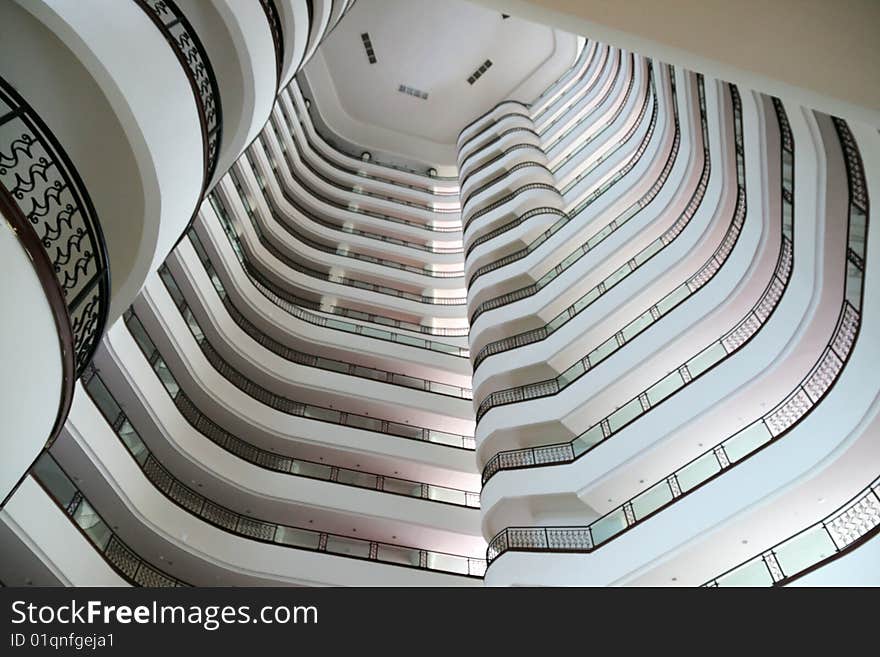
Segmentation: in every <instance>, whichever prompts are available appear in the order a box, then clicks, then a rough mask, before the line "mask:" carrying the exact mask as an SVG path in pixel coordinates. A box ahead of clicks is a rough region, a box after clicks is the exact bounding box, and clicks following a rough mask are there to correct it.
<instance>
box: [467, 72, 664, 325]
mask: <svg viewBox="0 0 880 657" xmlns="http://www.w3.org/2000/svg"><path fill="white" fill-rule="evenodd" d="M670 85H671V104H672V107H673V117H674V132H675V137H674V140H673V146H674V149H673V150H674V151H675V152H676V153H677V146H678V142H679V125H678V114H677V97H676V92H675V85H674V79H673V78H672V77H671V78H670ZM647 100H648V97H647V96H646V98H645V103H644V105H643V107H642V110H641V112H640V114H639V117H638V119H637V120H636V121H635V122H633V123H632V125H631V126H630V130H629V131H628V133H627V134H626V135H624V137H623V138H622V139H621V140H620V142H619V143H618V145H617V147H616V148H622V147H623V146H624V145H625V144H626V143H627V142H628V141H629V139H630V138H631V137H632V136H633V135H634V133H635V132H636V128H637V127H638V126H639V125H640V124H641V122H642V119H643V118H644V114H645V111H646V109H647V105H648V102H647ZM652 105H653V107H652V112H651V118H650V121H649V122H648V123H647V124H646V125H645V126H643V130H644V134H643V135H642V138H641V140H640V143H639V145H638V147H637V148H636V150H635V151H634V152H633V153H632V154H631V155H630V156H629V158H628V159H627V160H626V161H625V162H622V163H620V164H619V165H617V164H616V163H614V162H611V161H610V160H609V157H610V155H612V154H613V153H610V154H608V155H607V156H606V157H603V158H601V159H600V160H599V161H597V162H596V163H595V164H594V165H593V166H592V167H590V168H589V169H587V170H586V171H583V172H582V173H581V178H585V177H587V176H588V175H591V174H592V173H594V172H596V171H597V169H598V168H599V167H600V165H602V163H603V162H607V165H606V166H608V167H609V168H610V169H611V171H610V172H609V173H613V175H612V176H611V177H610V178H608V175H609V174H606V176H605V179H604V180H601V179H600V180H599V181H597V182H596V183H594V186H595V185H599V186H598V189H593V192H592V193H591V194H590V195H589V196H588V197H587V198H585V199H584V200H583V201H581V203H579V204H578V205H577V206H576V207H575V208H574V209H573V210H572V212H571V213H570V214H564V215H562V216H561V217H560V218H559V220H558V221H556V222H555V223H554V224H553V225H551V226H550V227H549V228H548V229H547V230H546V231H544V232H543V233H541V234H540V235H538V236H537V237H536V239H534V240H532V241H530V242H529V243H528V244H527V245H526V246H525V247H524V248H520V249H518V250H515V251H512V252H509V253H506V254H504V255H503V256H502V257H500V258H497V259H495V260H492V261H490V262H487V263H484V264H480V263H482V262H483V261H484V260H485V258H479V259H478V258H476V257H469V258H468V260H467V269H468V270H469V274H468V289H469V297H470V303H471V304H472V305H477V307H479V304H480V303H481V302H480V300H479V297H480V294H479V292H481V291H482V288H483V286H482V281H481V282H480V283H481V284H480V285H476V284H475V283H476V281H477V279H479V278H480V277H481V276H484V275H486V274H488V273H489V272H492V271H496V270H498V269H501V268H503V267H506V266H508V265H510V264H513V263H514V262H518V261H519V260H521V259H523V258H526V257H528V256H529V255H530V254H532V253H534V252H536V251H537V250H538V249H539V248H540V247H541V246H542V245H543V244H544V243H545V242H547V241H548V240H550V238H551V237H552V236H553V235H555V234H556V233H557V232H558V231H559V230H561V229H562V228H563V227H564V226H566V225H567V224H568V223H569V221H571V219H573V218H577V219H578V221H579V223H582V224H586V223H587V222H586V221H584V218H585V217H586V212H584V211H585V210H586V209H587V208H588V207H589V206H591V205H592V204H593V203H595V202H596V200H597V199H598V198H599V197H600V196H601V195H602V194H604V193H605V192H606V191H608V190H609V189H611V188H612V187H613V185H615V184H616V183H617V182H618V181H619V180H621V179H622V178H623V177H624V176H625V175H626V174H628V173H629V172H630V171H631V170H632V169H633V168H634V167H636V166H637V165H638V164H639V163H640V161H641V160H642V158H643V157H645V156H646V153H647V150H648V147H649V144H651V142H652V138H653V136H654V132H655V128H656V124H657V116H658V110H659V103H658V99H657V97H656V95H655V96H654V99H653V103H652ZM615 150H616V149H615ZM652 154H653V153H652ZM652 154H650V155H652ZM650 155H649V156H648V159H649V160H650V159H651V158H650ZM674 159H675V158H674V157H671V159H670V160H668V161H667V167H671V162H674ZM664 171H665V169H664ZM667 175H668V171H667ZM663 180H665V178H663ZM661 187H662V183H660V184H656V183H655V184H654V185H653V186H652V187H651V188H650V190H649V192H648V194H646V195H645V196H644V197H643V198H642V199H641V200H640V201H639V206H638V208H636V204H633V205H632V206H630V208H629V212H628V213H627V212H624V213H621V214H620V215H618V216H617V218H616V219H614V220H613V221H612V222H610V223H609V224H606V228H605V229H604V230H605V231H608V232H609V234H610V232H614V230H616V229H617V228H619V227H620V226H621V225H623V224H624V223H625V222H626V221H628V220H629V219H630V218H631V217H632V216H633V214H634V213H635V212H637V211H638V209H639V208H641V207H644V206H645V205H647V204H648V203H649V202H650V200H651V198H653V196H651V198H648V197H649V196H650V194H651V192H653V194H654V195H656V194H657V193H658V192H659V191H660V188H661ZM634 208H635V209H634ZM581 213H583V217H582V216H581ZM519 223H520V222H519V220H518V219H517V220H514V221H513V222H511V223H510V227H511V228H513V227H515V226H517V225H518V224H519ZM506 230H509V229H508V228H506V227H505V226H502V227H501V228H500V229H497V231H498V232H496V231H492V233H490V234H487V235H485V236H483V238H487V237H488V235H492V237H495V236H497V235H499V234H502V233H503V232H506ZM606 236H607V235H602V236H601V237H600V236H599V235H596V236H595V239H593V243H592V244H590V243H589V242H588V244H587V245H585V247H586V248H587V249H591V248H593V247H594V246H595V245H596V244H598V242H599V241H601V240H602V239H604V238H605V237H606ZM483 241H485V239H484V240H483ZM477 242H478V240H475V241H474V242H473V243H472V244H471V247H470V248H473V247H474V246H475V245H476V244H477ZM582 248H583V247H582ZM468 256H470V253H468ZM560 259H562V258H560ZM477 265H478V266H477ZM505 280H515V277H514V276H506V277H505ZM475 291H476V292H475ZM483 296H485V293H484V294H483Z"/></svg>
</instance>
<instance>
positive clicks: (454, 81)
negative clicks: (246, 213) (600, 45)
mask: <svg viewBox="0 0 880 657" xmlns="http://www.w3.org/2000/svg"><path fill="white" fill-rule="evenodd" d="M363 32H367V33H369V35H370V38H371V40H372V44H373V48H374V50H375V54H376V58H377V60H378V62H377V63H376V64H370V63H369V61H368V59H367V55H366V52H365V50H364V45H363V42H362V39H361V34H362V33H363ZM576 50H577V39H576V37H575V36H574V35H571V34H567V33H564V32H561V31H559V30H555V29H553V28H550V27H546V26H543V25H539V24H536V23H530V22H527V21H524V20H521V19H517V18H514V17H511V18H508V19H506V20H503V19H502V17H501V14H500V13H499V12H497V11H494V10H490V9H486V8H485V7H482V6H480V5H475V4H471V3H469V2H464V1H462V0H359V1H358V3H357V4H356V5H355V8H354V9H353V10H351V12H349V13H348V14H347V15H346V17H345V19H344V20H343V21H342V22H341V23H340V24H339V26H338V27H337V28H336V29H335V30H334V32H333V34H332V35H331V36H330V37H329V38H328V39H327V41H326V42H325V43H324V44H323V45H322V46H321V48H320V50H319V54H318V56H316V57H315V58H314V59H313V60H312V63H310V64H309V66H308V67H307V70H306V72H307V76H308V79H309V82H310V84H312V86H313V87H314V95H315V100H316V102H317V103H318V106H319V107H320V108H321V113H322V115H323V116H324V118H325V120H326V121H327V122H328V124H329V125H330V126H331V128H332V129H333V130H335V131H337V132H338V133H339V134H340V135H341V136H342V137H345V138H348V139H349V140H351V141H355V142H358V143H361V144H363V145H365V146H369V147H372V148H375V149H378V150H384V151H386V152H389V153H395V154H399V155H402V156H404V157H413V158H416V159H419V160H422V161H429V162H434V163H437V164H450V163H452V162H454V161H455V149H454V144H455V140H456V138H457V137H458V133H459V131H460V130H461V128H462V127H463V126H464V125H465V124H467V123H468V122H469V121H470V120H471V119H473V118H474V117H476V116H478V115H479V114H481V113H483V112H484V111H486V110H487V109H489V108H490V107H492V106H493V105H495V104H496V103H497V102H498V101H500V100H503V99H505V98H508V97H513V98H518V99H520V100H524V101H530V100H532V99H533V98H534V97H535V96H537V95H538V94H539V93H540V92H541V91H542V90H543V89H544V87H546V86H547V85H548V84H550V83H552V82H553V81H554V80H555V79H556V78H557V77H559V76H560V75H561V74H562V73H563V72H564V71H565V70H566V69H567V68H568V67H570V66H571V64H572V63H573V61H574V59H575V56H576ZM487 59H490V60H492V66H491V67H490V68H489V69H488V70H487V71H486V72H485V73H484V74H483V76H482V77H481V78H480V79H479V80H477V81H476V83H475V84H474V85H470V84H468V82H467V78H468V77H469V76H470V75H471V74H472V73H473V72H474V71H475V70H476V69H477V68H478V67H479V66H480V65H481V64H482V63H483V62H485V61H486V60H487ZM401 84H403V85H407V86H409V87H414V88H416V89H419V90H422V91H425V92H427V93H428V99H427V100H422V99H420V98H415V97H413V96H410V95H407V94H404V93H401V92H400V91H398V87H399V86H400V85H401Z"/></svg>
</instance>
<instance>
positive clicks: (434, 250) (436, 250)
mask: <svg viewBox="0 0 880 657" xmlns="http://www.w3.org/2000/svg"><path fill="white" fill-rule="evenodd" d="M260 145H261V146H262V147H263V149H264V151H266V153H265V155H266V160H267V161H268V162H269V166H270V168H271V169H272V172H273V174H274V175H275V179H276V181H277V183H278V187H279V189H280V190H281V194H282V195H283V196H284V199H285V200H286V201H287V202H288V203H290V204H291V205H292V206H294V207H295V208H296V209H297V210H298V211H299V212H301V213H302V214H303V216H305V217H306V218H307V219H309V220H310V221H313V222H314V223H316V224H318V225H320V226H324V227H326V228H330V229H331V230H335V231H340V232H344V233H348V234H352V235H361V236H364V237H368V238H370V239H374V240H379V241H382V242H388V243H389V244H397V245H400V246H406V247H409V248H413V249H418V250H420V251H426V252H428V253H462V251H463V249H462V247H460V246H456V247H438V246H428V245H426V244H421V243H418V242H409V241H406V240H402V239H399V238H396V237H390V236H388V235H383V234H381V233H372V232H369V231H364V230H360V229H356V228H347V227H346V226H345V225H344V224H342V225H339V224H334V223H333V222H332V221H329V220H327V219H323V218H321V217H318V216H316V215H315V214H314V213H312V212H311V211H307V210H305V209H304V208H303V207H302V205H300V203H299V202H298V200H297V199H295V198H293V197H292V196H291V195H290V194H289V193H288V191H287V189H286V187H285V185H283V184H282V182H283V181H282V180H281V179H280V178H279V175H280V174H279V172H278V164H277V163H276V162H275V159H274V158H273V157H272V155H271V153H270V152H269V151H268V148H267V145H266V143H265V140H264V139H262V138H261V139H260ZM279 147H280V148H281V150H282V152H283V151H284V145H283V144H281V143H279ZM291 176H292V177H293V178H294V179H295V180H297V181H298V178H296V176H294V175H293V173H292V172H291ZM400 223H407V222H406V221H405V220H401V222H400ZM412 225H414V226H417V227H421V226H422V225H421V224H417V223H415V222H413V223H412Z"/></svg>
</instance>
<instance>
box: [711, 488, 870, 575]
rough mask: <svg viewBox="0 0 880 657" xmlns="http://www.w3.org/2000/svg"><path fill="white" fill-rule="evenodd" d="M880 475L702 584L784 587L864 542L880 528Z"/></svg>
mask: <svg viewBox="0 0 880 657" xmlns="http://www.w3.org/2000/svg"><path fill="white" fill-rule="evenodd" d="M878 528H880V478H878V479H875V480H874V481H872V482H871V483H870V484H869V485H868V486H867V487H866V488H864V489H862V490H861V491H860V492H859V493H858V494H857V495H856V496H855V497H853V498H852V499H851V500H849V501H848V502H846V503H845V504H844V505H842V506H840V507H839V508H837V509H836V510H835V511H833V512H832V513H830V514H828V515H827V516H825V518H824V519H823V520H821V521H820V522H817V523H815V524H813V525H810V526H809V527H807V528H806V529H803V530H801V531H799V532H798V533H797V534H795V535H794V536H791V537H789V538H787V539H785V540H784V541H781V542H779V543H777V544H776V545H774V546H773V547H771V548H769V549H768V550H764V551H763V552H762V553H761V554H758V555H756V556H754V557H752V558H751V559H748V560H747V561H744V562H743V563H741V564H739V565H738V566H734V567H733V568H731V569H730V570H728V571H725V572H724V573H722V574H720V575H717V576H716V577H713V578H712V579H711V580H709V581H708V582H706V583H705V584H703V586H710V587H718V586H785V585H786V584H788V583H790V582H792V581H793V580H795V579H797V578H799V577H802V576H803V575H805V574H807V573H810V572H812V571H814V570H816V569H817V568H820V567H822V566H823V565H825V564H827V563H829V562H830V561H833V560H834V559H837V558H838V557H840V556H842V555H843V554H846V553H847V552H851V551H852V550H855V549H856V548H858V547H860V546H862V545H864V543H865V542H867V541H868V540H869V539H871V538H873V537H874V536H876V535H877V533H878V531H880V529H878Z"/></svg>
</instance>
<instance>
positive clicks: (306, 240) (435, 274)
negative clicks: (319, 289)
mask: <svg viewBox="0 0 880 657" xmlns="http://www.w3.org/2000/svg"><path fill="white" fill-rule="evenodd" d="M244 159H245V161H246V162H247V163H248V164H249V165H250V168H251V171H252V172H253V175H254V179H255V180H256V181H257V185H258V186H259V188H260V191H261V192H262V193H263V199H264V200H265V201H266V206H267V207H268V208H269V212H270V213H271V214H272V217H273V218H274V219H275V221H276V223H277V224H278V225H280V226H281V227H282V228H283V229H284V230H285V232H287V233H288V234H289V235H291V236H293V237H294V238H296V239H297V240H298V241H300V242H302V243H303V244H306V245H308V246H310V247H312V248H314V249H318V250H320V251H323V252H325V253H331V254H333V255H338V256H341V257H345V258H353V259H356V260H361V261H363V262H369V263H371V264H376V265H381V266H382V267H392V268H394V269H400V270H402V271H408V272H411V273H413V274H418V275H420V276H429V277H431V278H459V277H461V276H464V270H463V269H461V270H457V271H445V270H435V269H431V268H429V267H417V266H415V265H408V264H406V263H403V262H399V261H397V260H389V259H387V258H379V257H376V256H371V255H367V254H364V253H359V252H356V251H346V250H343V249H340V248H338V247H337V246H333V245H332V244H326V243H323V242H319V241H317V240H315V239H312V238H311V237H308V236H306V235H304V234H302V233H301V232H300V231H299V230H298V227H297V226H296V225H295V223H294V222H292V221H291V220H290V219H289V218H288V217H287V216H286V215H285V214H284V212H283V211H282V209H281V208H280V207H279V206H278V203H277V202H276V200H275V198H274V196H273V194H272V192H271V191H270V190H269V188H268V185H267V184H266V180H265V179H264V178H263V175H262V174H261V173H260V172H259V170H258V169H257V165H256V164H255V163H254V161H253V160H252V159H251V155H250V153H245V155H244ZM238 164H239V165H241V166H243V164H242V161H241V158H239V162H238ZM272 175H273V176H275V179H276V183H277V184H278V187H279V189H281V190H282V194H283V188H282V186H281V181H279V180H278V179H277V175H278V174H277V171H274V170H273V173H272ZM307 219H309V220H311V218H310V217H307ZM336 229H337V230H338V228H336ZM346 234H348V235H351V234H353V232H352V231H347V232H346Z"/></svg>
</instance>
